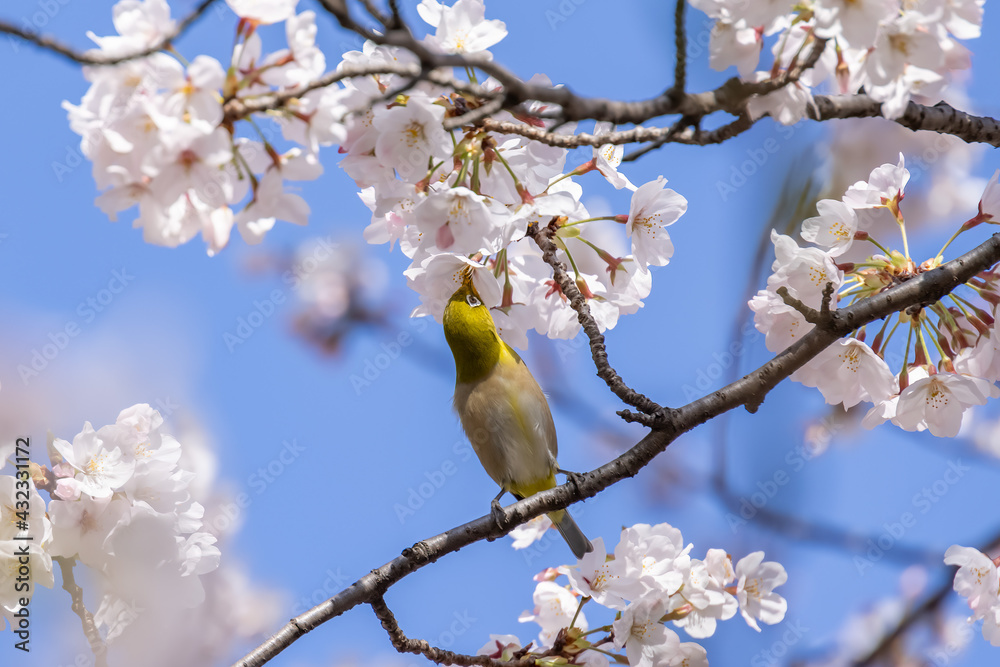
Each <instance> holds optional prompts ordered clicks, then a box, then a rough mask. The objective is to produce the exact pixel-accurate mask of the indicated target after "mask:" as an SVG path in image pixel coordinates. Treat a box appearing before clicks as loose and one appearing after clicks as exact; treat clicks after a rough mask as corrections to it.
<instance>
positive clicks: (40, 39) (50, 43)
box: [0, 0, 216, 66]
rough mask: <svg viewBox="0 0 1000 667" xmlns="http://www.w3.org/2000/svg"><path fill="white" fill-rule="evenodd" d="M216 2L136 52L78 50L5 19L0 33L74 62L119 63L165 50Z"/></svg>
mask: <svg viewBox="0 0 1000 667" xmlns="http://www.w3.org/2000/svg"><path fill="white" fill-rule="evenodd" d="M215 2H216V0H202V1H201V3H200V4H198V6H197V7H195V8H194V10H192V12H191V13H190V14H188V15H187V16H185V17H184V18H183V19H181V21H180V22H179V23H178V24H177V27H176V28H174V31H173V32H172V33H171V34H169V35H167V36H165V37H163V38H162V39H160V40H159V41H158V42H156V43H155V44H153V45H151V46H149V47H147V48H145V49H142V50H141V51H136V52H135V53H127V54H125V55H121V56H108V55H94V54H89V53H84V52H83V51H77V50H76V49H74V48H72V47H70V46H67V45H65V44H63V43H62V42H60V41H59V40H57V39H55V38H54V37H50V36H48V35H41V34H39V33H36V32H31V31H28V30H22V29H21V28H18V27H17V26H16V25H14V24H13V23H10V22H8V21H4V20H0V33H6V34H8V35H12V36H14V37H17V38H18V39H22V40H24V41H26V42H28V43H29V44H34V45H35V46H37V47H39V48H41V49H44V50H46V51H50V52H52V53H56V54H58V55H60V56H62V57H64V58H67V59H69V60H72V61H73V62H75V63H79V64H81V65H104V66H106V65H118V64H121V63H123V62H126V61H128V60H136V59H139V58H145V57H146V56H151V55H153V54H154V53H157V52H159V51H163V50H164V49H166V48H168V47H169V46H170V45H171V44H172V43H173V41H174V40H175V39H177V38H178V37H180V36H181V35H183V34H184V33H185V32H186V31H187V29H188V28H190V27H191V25H192V24H194V22H195V21H197V20H198V19H199V18H201V16H202V15H203V14H204V13H205V11H206V10H207V9H208V8H209V7H211V6H212V5H213V4H215Z"/></svg>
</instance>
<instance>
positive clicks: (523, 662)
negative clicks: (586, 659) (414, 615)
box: [370, 596, 538, 667]
mask: <svg viewBox="0 0 1000 667" xmlns="http://www.w3.org/2000/svg"><path fill="white" fill-rule="evenodd" d="M370 604H371V607H372V611H374V612H375V617H376V618H378V620H379V622H380V623H381V624H382V628H383V629H384V630H385V631H386V632H387V633H388V634H389V641H391V642H392V646H393V648H395V649H396V650H397V651H399V652H400V653H416V654H417V655H422V656H424V657H425V658H427V659H428V660H430V661H431V662H436V663H437V664H439V665H443V664H446V665H484V666H485V667H534V665H535V660H536V659H537V658H538V656H530V657H528V656H526V657H523V658H520V659H516V660H510V661H507V660H495V659H494V658H491V657H489V656H486V655H466V654H464V653H455V652H454V651H446V650H445V649H441V648H437V647H434V646H431V645H430V644H429V643H427V642H426V641H424V640H423V639H410V638H408V637H407V636H406V634H404V633H403V631H402V630H401V629H400V627H399V624H398V623H397V622H396V617H395V616H394V615H393V613H392V610H390V609H389V607H388V606H387V605H386V603H385V600H384V599H383V598H382V597H381V596H379V597H377V598H375V599H374V600H372V601H371V603H370Z"/></svg>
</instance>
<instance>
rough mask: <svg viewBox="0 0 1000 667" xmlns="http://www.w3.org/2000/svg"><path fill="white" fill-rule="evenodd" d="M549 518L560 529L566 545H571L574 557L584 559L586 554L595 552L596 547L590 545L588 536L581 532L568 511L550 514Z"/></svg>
mask: <svg viewBox="0 0 1000 667" xmlns="http://www.w3.org/2000/svg"><path fill="white" fill-rule="evenodd" d="M549 518H550V519H552V523H554V524H555V526H556V528H558V529H559V534H560V535H562V537H563V539H564V540H566V544H568V545H569V548H570V549H571V550H572V551H573V555H574V556H576V557H577V558H583V555H584V554H585V553H587V552H588V551H593V550H594V545H592V544H591V543H590V540H588V539H587V536H586V535H584V534H583V531H582V530H580V526H578V525H576V521H573V517H571V516H570V515H569V512H567V511H566V510H558V511H556V512H549Z"/></svg>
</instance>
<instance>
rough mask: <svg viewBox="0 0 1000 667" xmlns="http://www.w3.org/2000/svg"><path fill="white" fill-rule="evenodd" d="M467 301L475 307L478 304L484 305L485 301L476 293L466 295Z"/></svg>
mask: <svg viewBox="0 0 1000 667" xmlns="http://www.w3.org/2000/svg"><path fill="white" fill-rule="evenodd" d="M465 302H466V303H467V304H469V305H470V306H472V307H473V308H475V307H476V306H481V305H483V302H482V301H480V300H479V299H477V298H476V295H475V294H470V295H468V296H467V297H465Z"/></svg>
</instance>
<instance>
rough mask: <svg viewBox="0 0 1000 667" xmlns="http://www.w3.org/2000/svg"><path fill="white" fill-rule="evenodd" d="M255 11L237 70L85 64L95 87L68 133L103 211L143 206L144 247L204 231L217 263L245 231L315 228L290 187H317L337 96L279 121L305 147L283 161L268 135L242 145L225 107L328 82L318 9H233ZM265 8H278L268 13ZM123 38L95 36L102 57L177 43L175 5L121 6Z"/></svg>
mask: <svg viewBox="0 0 1000 667" xmlns="http://www.w3.org/2000/svg"><path fill="white" fill-rule="evenodd" d="M230 4H231V5H233V6H234V8H239V7H241V6H245V7H247V9H248V10H249V11H250V13H251V15H253V16H256V17H257V18H254V19H247V20H245V21H241V22H240V24H239V25H238V27H237V43H236V46H235V47H234V51H233V56H232V60H231V62H230V63H229V64H228V65H227V66H225V67H224V66H223V65H222V64H221V63H220V62H219V61H218V60H216V59H215V58H212V57H210V56H206V55H199V56H197V57H195V58H194V59H192V60H191V61H190V62H188V61H187V60H185V59H184V58H183V57H181V56H180V55H179V54H178V53H176V52H174V51H170V52H167V51H161V52H157V53H154V54H152V55H150V56H148V57H146V58H139V59H131V60H126V61H125V62H123V63H121V64H119V65H115V66H110V67H85V68H84V74H85V76H86V77H87V79H88V80H89V81H90V82H91V86H90V88H89V89H88V90H87V92H86V94H85V95H84V97H83V99H82V100H81V102H80V104H78V105H74V104H70V103H69V102H66V103H64V107H65V108H66V109H67V111H68V112H69V121H70V127H71V128H72V129H73V131H74V132H76V133H77V134H79V135H80V136H81V137H82V138H83V139H82V141H81V150H82V152H83V154H84V155H85V156H87V158H89V159H90V160H91V162H92V163H93V175H94V180H95V181H96V183H97V187H98V189H100V190H102V191H103V192H102V193H101V195H100V196H99V197H98V198H97V204H98V206H99V207H100V208H101V210H102V211H104V212H105V213H106V214H107V215H108V216H109V217H110V218H111V219H112V220H115V219H117V215H118V214H119V213H120V212H121V211H124V210H126V209H129V208H131V207H133V206H138V210H139V211H138V215H137V217H136V219H135V222H134V226H135V227H141V228H142V230H143V238H144V239H145V240H146V241H147V242H149V243H154V244H157V245H163V246H168V247H174V246H177V245H180V244H182V243H186V242H187V241H189V240H191V239H192V238H194V237H195V236H197V235H198V234H199V233H200V234H201V235H202V237H203V238H204V240H205V243H206V244H207V246H208V252H209V254H215V253H216V252H218V251H219V250H220V249H221V248H223V247H224V246H225V245H226V244H227V243H228V242H229V237H230V233H231V232H232V229H233V227H234V226H235V227H236V228H237V229H238V230H239V232H240V234H241V235H242V237H243V239H244V240H245V241H246V242H247V243H258V242H259V241H260V240H261V239H262V238H263V236H264V234H265V233H266V232H267V231H268V230H270V229H271V228H272V227H273V226H274V224H275V221H276V220H277V219H279V218H280V219H282V220H286V221H289V222H293V223H296V224H303V225H304V224H306V222H307V220H308V216H309V206H308V204H306V203H305V201H304V200H303V199H302V198H301V197H300V196H299V195H297V194H294V193H292V192H289V191H286V189H285V181H286V180H288V181H302V180H312V179H315V178H317V177H318V176H319V175H320V174H321V173H322V172H323V167H322V165H320V163H319V161H318V159H317V156H316V149H317V148H318V146H319V145H320V144H325V145H329V144H331V143H334V142H336V141H339V140H340V139H342V138H343V125H342V124H340V123H339V122H335V120H334V116H335V115H337V113H338V110H342V107H339V106H338V105H337V104H336V103H335V102H334V100H335V99H336V97H337V96H338V95H339V94H340V93H339V92H338V91H337V89H324V90H318V91H315V92H314V93H312V94H307V95H304V96H303V97H302V98H301V99H297V100H295V102H294V104H293V103H290V104H289V108H288V109H287V114H286V115H285V116H284V117H283V118H282V120H281V129H282V132H283V134H284V135H285V136H286V137H288V138H289V139H290V140H291V141H294V142H298V143H299V144H301V145H295V146H292V147H291V148H289V149H288V150H287V151H285V152H283V153H279V152H278V151H277V150H276V149H275V148H274V146H273V144H272V143H271V142H270V141H268V140H267V134H266V133H263V132H261V133H260V135H259V137H258V139H259V140H257V139H250V138H246V137H237V136H236V135H235V133H234V128H233V127H232V125H231V123H230V122H229V121H228V120H227V119H226V118H225V112H224V109H223V105H222V101H223V100H224V99H230V98H235V99H239V100H249V99H253V98H255V97H258V96H260V95H261V94H263V93H264V92H270V91H272V90H287V89H289V88H294V87H295V86H298V85H301V84H303V83H304V82H307V81H311V80H313V79H314V78H316V77H318V76H320V75H321V74H322V73H323V72H324V70H325V68H326V58H325V56H324V54H323V53H322V52H321V51H320V50H319V49H317V48H316V46H315V35H316V26H315V23H314V18H315V15H314V13H313V12H303V13H302V14H299V15H297V16H296V15H294V7H295V2H281V3H260V2H236V1H235V0H234V1H233V2H231V3H230ZM264 5H266V6H267V8H268V9H269V10H270V11H266V12H259V11H257V10H260V9H262V8H264V7H263V6H264ZM113 19H114V26H115V29H116V30H117V32H118V34H117V35H113V36H109V37H98V36H96V35H93V34H90V37H91V39H93V40H94V41H95V42H96V43H97V45H98V48H97V49H94V50H92V51H91V52H89V53H90V54H92V55H98V56H106V57H116V56H124V55H128V54H132V53H137V52H139V51H142V50H143V49H147V48H149V47H151V46H153V45H155V44H158V43H160V41H161V40H162V39H164V37H165V36H168V35H170V34H172V31H173V30H174V28H175V23H176V22H175V21H174V20H173V19H171V18H170V8H169V6H168V5H167V3H166V0H142V1H141V2H139V1H136V0H122V1H121V2H118V3H117V4H116V5H115V6H114V9H113ZM275 21H286V32H287V35H288V46H287V48H284V49H280V50H278V51H275V52H273V53H270V54H267V55H266V56H263V55H262V45H261V38H260V35H259V33H258V32H257V31H256V27H257V26H258V25H259V24H261V23H270V22H275Z"/></svg>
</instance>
